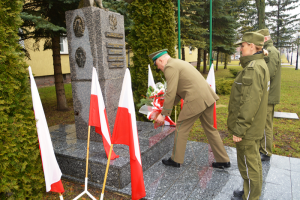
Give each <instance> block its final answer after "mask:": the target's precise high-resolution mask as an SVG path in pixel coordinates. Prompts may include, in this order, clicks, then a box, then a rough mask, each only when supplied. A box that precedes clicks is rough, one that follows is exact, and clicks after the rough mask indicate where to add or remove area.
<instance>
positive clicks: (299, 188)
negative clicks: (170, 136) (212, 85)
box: [51, 125, 300, 200]
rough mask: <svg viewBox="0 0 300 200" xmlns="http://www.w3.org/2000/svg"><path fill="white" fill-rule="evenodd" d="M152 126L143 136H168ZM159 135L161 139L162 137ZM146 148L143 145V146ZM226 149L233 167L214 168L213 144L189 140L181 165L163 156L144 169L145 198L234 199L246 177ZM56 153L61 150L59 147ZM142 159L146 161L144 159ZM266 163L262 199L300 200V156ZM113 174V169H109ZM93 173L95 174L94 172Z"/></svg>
mask: <svg viewBox="0 0 300 200" xmlns="http://www.w3.org/2000/svg"><path fill="white" fill-rule="evenodd" d="M151 126H152V125H149V127H146V128H145V129H144V131H142V130H141V129H142V128H140V130H141V131H140V132H141V135H140V137H141V136H142V135H143V137H148V138H154V137H155V136H156V135H164V134H162V133H161V134H159V133H156V134H155V132H151V131H146V130H147V129H149V128H150V127H151ZM67 129H68V128H67V127H66V130H67ZM51 137H52V139H53V138H56V140H60V139H62V138H63V136H61V137H59V136H58V135H56V134H55V132H53V134H52V132H51ZM156 137H158V138H160V137H159V136H156ZM161 137H164V136H161ZM69 138H70V137H69ZM153 140H154V139H153ZM155 141H156V140H154V143H155ZM171 143H172V142H171ZM69 144H70V148H71V149H72V148H74V147H73V146H72V142H71V141H69ZM79 144H80V143H79ZM143 145H148V146H151V145H152V143H150V142H149V143H144V144H143ZM54 146H55V145H54ZM58 147H60V146H58ZM144 148H145V147H142V144H141V149H144ZM225 148H226V151H227V153H228V155H229V157H230V159H231V167H230V168H228V169H225V170H220V169H214V168H212V167H211V163H212V162H213V161H214V157H213V154H212V152H211V149H210V147H209V145H208V144H206V143H201V142H192V141H188V143H187V149H186V152H185V160H184V163H183V164H182V166H181V167H180V168H173V167H167V166H164V165H163V164H162V162H161V159H159V160H158V161H157V162H155V163H154V164H153V165H151V166H150V167H149V168H147V170H144V182H145V188H146V194H147V196H146V197H145V198H144V199H155V200H156V199H170V200H171V199H186V200H187V199H192V200H193V199H205V200H206V199H207V200H211V199H213V200H224V199H230V198H231V196H232V192H233V190H235V189H242V184H243V179H242V178H241V176H240V173H239V170H238V167H237V159H236V149H235V148H233V147H225ZM55 152H57V150H56V149H55ZM120 152H122V151H120ZM170 155H171V150H169V151H168V152H167V153H166V154H165V155H164V156H163V158H169V157H170ZM81 156H83V157H85V153H82V155H81ZM94 156H95V158H94V159H96V156H101V155H100V153H98V154H97V153H96V152H95V155H94ZM98 159H99V158H98ZM142 162H143V164H144V160H143V158H142ZM120 163H121V161H118V162H117V160H116V161H115V163H114V164H115V165H120ZM74 166H75V165H74ZM262 166H263V188H262V190H263V191H262V195H261V198H260V200H290V199H294V200H298V199H300V167H299V166H300V159H298V158H290V157H284V156H278V155H273V156H272V157H271V160H270V161H267V162H263V163H262ZM68 170H72V169H68ZM110 173H112V172H111V171H109V174H110ZM129 173H130V172H129ZM89 175H90V176H91V172H90V174H89ZM63 177H64V178H67V179H69V180H72V181H76V182H79V183H84V175H82V178H74V177H71V176H68V175H66V174H64V176H63ZM90 179H92V177H90ZM102 182H103V179H102V180H100V181H99V182H98V181H96V182H95V181H93V182H90V185H92V186H95V187H99V188H102ZM105 188H106V190H110V191H114V192H118V193H122V194H125V195H130V194H131V184H130V183H129V184H127V185H126V186H125V187H124V188H122V189H119V188H117V187H115V186H106V187H105Z"/></svg>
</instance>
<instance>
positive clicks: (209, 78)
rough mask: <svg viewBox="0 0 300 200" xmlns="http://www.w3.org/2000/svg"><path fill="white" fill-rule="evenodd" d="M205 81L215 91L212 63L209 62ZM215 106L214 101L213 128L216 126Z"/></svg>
mask: <svg viewBox="0 0 300 200" xmlns="http://www.w3.org/2000/svg"><path fill="white" fill-rule="evenodd" d="M206 81H207V83H208V84H209V85H210V87H211V88H212V89H213V91H214V92H215V93H216V79H215V71H214V64H211V67H210V69H209V72H208V75H207V78H206ZM216 108H217V107H216V102H215V104H214V127H215V128H217V109H216Z"/></svg>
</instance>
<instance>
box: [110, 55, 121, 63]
mask: <svg viewBox="0 0 300 200" xmlns="http://www.w3.org/2000/svg"><path fill="white" fill-rule="evenodd" d="M124 59H125V58H124V57H123V56H108V58H107V61H108V62H117V61H124Z"/></svg>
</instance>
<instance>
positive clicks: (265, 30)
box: [256, 29, 270, 36]
mask: <svg viewBox="0 0 300 200" xmlns="http://www.w3.org/2000/svg"><path fill="white" fill-rule="evenodd" d="M256 33H260V34H262V35H263V36H269V35H270V33H269V29H260V30H258V31H256Z"/></svg>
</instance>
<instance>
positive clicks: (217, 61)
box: [216, 48, 220, 71]
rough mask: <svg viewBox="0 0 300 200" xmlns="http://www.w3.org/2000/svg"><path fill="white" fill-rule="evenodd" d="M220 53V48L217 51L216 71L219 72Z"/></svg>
mask: <svg viewBox="0 0 300 200" xmlns="http://www.w3.org/2000/svg"><path fill="white" fill-rule="evenodd" d="M219 53H220V51H219V48H218V50H217V61H216V71H217V70H218V63H219Z"/></svg>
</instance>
